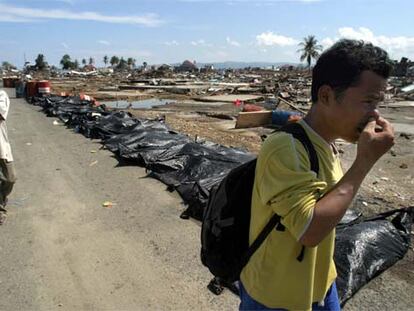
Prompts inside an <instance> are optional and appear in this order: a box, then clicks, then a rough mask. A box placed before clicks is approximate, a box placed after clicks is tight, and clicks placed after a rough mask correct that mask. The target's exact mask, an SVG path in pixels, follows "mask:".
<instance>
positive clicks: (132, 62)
mask: <svg viewBox="0 0 414 311" xmlns="http://www.w3.org/2000/svg"><path fill="white" fill-rule="evenodd" d="M135 62H136V60H135V59H134V58H132V57H128V59H127V64H128V66H129V68H130V69H132V68H134V67H135Z"/></svg>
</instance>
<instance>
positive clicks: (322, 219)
mask: <svg viewBox="0 0 414 311" xmlns="http://www.w3.org/2000/svg"><path fill="white" fill-rule="evenodd" d="M376 124H378V125H380V126H381V127H382V128H383V130H382V131H381V132H379V133H376V132H375V125H376ZM393 145H394V130H393V128H392V126H391V124H390V123H389V122H388V121H387V120H385V119H383V118H379V119H378V120H374V119H372V120H371V121H370V122H368V124H367V125H366V127H365V129H364V130H363V132H362V133H361V136H360V138H359V140H358V149H357V156H356V159H355V161H354V163H353V165H352V166H351V168H350V169H349V170H348V172H347V173H346V174H345V175H344V176H343V177H342V179H341V180H340V181H339V182H338V183H337V184H336V185H335V187H334V188H332V190H331V191H329V192H328V193H327V194H326V195H325V196H324V197H323V198H322V199H321V200H319V201H318V202H317V203H316V205H315V208H314V212H313V218H312V221H311V223H310V225H309V228H308V229H307V230H306V232H305V233H304V234H303V236H302V238H301V239H300V242H301V243H302V244H303V245H304V246H308V247H314V246H317V245H318V244H319V243H320V242H321V241H322V240H323V239H324V238H325V237H326V236H327V235H328V234H329V233H330V232H331V231H332V230H333V228H335V226H336V225H337V224H338V223H339V221H340V220H341V219H342V217H343V216H344V214H345V212H346V210H347V209H348V207H349V206H350V204H351V202H352V200H353V198H354V196H355V195H356V193H357V191H358V189H359V187H360V186H361V183H362V181H363V180H364V178H365V176H366V175H367V174H368V172H369V171H370V170H371V168H372V166H373V165H374V164H375V162H377V161H378V159H379V158H380V157H381V156H382V155H383V154H384V153H386V152H387V151H388V150H389V149H390V148H391V147H392V146H393Z"/></svg>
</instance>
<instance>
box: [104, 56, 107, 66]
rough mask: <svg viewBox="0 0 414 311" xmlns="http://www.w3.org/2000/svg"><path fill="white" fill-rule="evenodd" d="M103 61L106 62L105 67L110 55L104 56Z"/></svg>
mask: <svg viewBox="0 0 414 311" xmlns="http://www.w3.org/2000/svg"><path fill="white" fill-rule="evenodd" d="M103 62H104V64H105V67H106V65H107V64H108V55H105V56H104V57H103Z"/></svg>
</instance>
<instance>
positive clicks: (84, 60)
mask: <svg viewBox="0 0 414 311" xmlns="http://www.w3.org/2000/svg"><path fill="white" fill-rule="evenodd" d="M82 65H84V66H85V65H86V59H84V58H82Z"/></svg>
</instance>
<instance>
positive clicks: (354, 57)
mask: <svg viewBox="0 0 414 311" xmlns="http://www.w3.org/2000/svg"><path fill="white" fill-rule="evenodd" d="M391 69H392V61H391V60H390V59H389V58H388V54H387V52H385V51H384V50H383V49H381V48H379V47H377V46H374V45H372V44H371V43H365V42H364V41H357V40H349V39H343V40H340V41H338V42H336V43H335V44H334V45H333V46H332V47H330V48H329V49H328V50H326V51H325V52H323V53H322V54H321V56H320V57H319V59H318V61H317V62H316V65H315V67H314V68H313V73H312V102H313V103H316V102H317V101H318V90H319V88H320V87H321V86H322V85H329V86H330V87H332V88H333V89H334V91H335V96H336V97H337V98H339V97H340V96H341V94H342V93H343V92H344V91H345V90H346V89H347V88H349V87H351V86H354V85H356V84H357V83H358V81H359V77H360V75H361V73H362V72H363V71H364V70H370V71H373V72H375V73H376V74H378V75H380V76H382V77H383V78H385V79H387V78H388V77H389V75H390V71H391Z"/></svg>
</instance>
